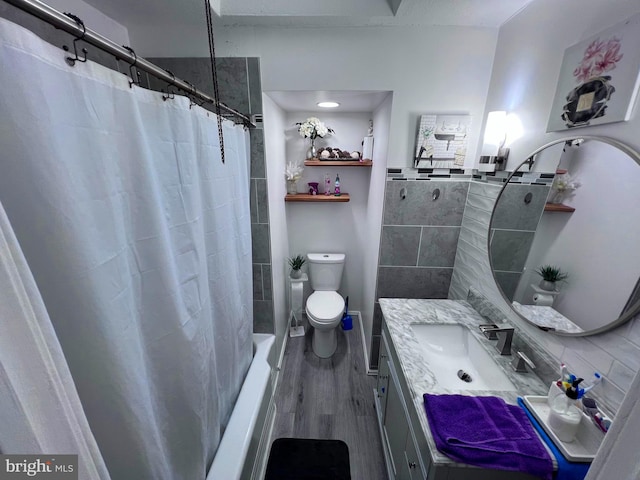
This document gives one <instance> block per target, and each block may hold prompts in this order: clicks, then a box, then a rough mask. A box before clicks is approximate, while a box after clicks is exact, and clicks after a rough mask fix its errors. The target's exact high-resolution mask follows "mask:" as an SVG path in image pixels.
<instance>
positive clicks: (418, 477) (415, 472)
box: [404, 432, 427, 480]
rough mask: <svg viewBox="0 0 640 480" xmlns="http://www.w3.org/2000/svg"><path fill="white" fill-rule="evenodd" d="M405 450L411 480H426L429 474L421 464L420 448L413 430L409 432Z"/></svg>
mask: <svg viewBox="0 0 640 480" xmlns="http://www.w3.org/2000/svg"><path fill="white" fill-rule="evenodd" d="M404 450H405V462H406V464H407V470H408V472H409V476H408V477H407V478H410V479H411V480H425V478H427V474H426V473H425V472H424V471H423V470H422V466H421V465H420V459H419V455H418V449H417V448H416V443H415V441H414V440H413V435H412V434H411V432H408V433H407V443H406V445H405V448H404Z"/></svg>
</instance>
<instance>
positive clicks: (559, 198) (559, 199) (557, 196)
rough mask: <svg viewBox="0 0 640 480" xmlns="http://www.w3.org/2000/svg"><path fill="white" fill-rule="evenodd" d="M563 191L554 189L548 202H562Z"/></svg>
mask: <svg viewBox="0 0 640 480" xmlns="http://www.w3.org/2000/svg"><path fill="white" fill-rule="evenodd" d="M564 195H565V194H564V192H558V191H556V193H554V194H553V195H552V196H551V199H550V200H549V203H562V202H564Z"/></svg>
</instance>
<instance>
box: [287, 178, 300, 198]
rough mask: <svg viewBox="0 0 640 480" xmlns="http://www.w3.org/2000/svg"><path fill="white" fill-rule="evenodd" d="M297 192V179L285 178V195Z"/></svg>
mask: <svg viewBox="0 0 640 480" xmlns="http://www.w3.org/2000/svg"><path fill="white" fill-rule="evenodd" d="M296 193H298V181H297V180H287V195H295V194H296Z"/></svg>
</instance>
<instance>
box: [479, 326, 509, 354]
mask: <svg viewBox="0 0 640 480" xmlns="http://www.w3.org/2000/svg"><path fill="white" fill-rule="evenodd" d="M480 330H481V331H482V333H484V335H485V337H487V338H488V339H489V340H498V343H497V344H496V350H498V352H499V353H500V355H511V342H512V341H513V327H502V328H501V327H498V326H497V325H480Z"/></svg>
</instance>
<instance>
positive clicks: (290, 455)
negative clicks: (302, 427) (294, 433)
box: [264, 438, 351, 480]
mask: <svg viewBox="0 0 640 480" xmlns="http://www.w3.org/2000/svg"><path fill="white" fill-rule="evenodd" d="M264 480H351V473H350V470H349V447H347V444H346V443H344V442H343V441H342V440H314V439H309V438H278V439H276V440H275V441H274V442H273V444H272V445H271V452H270V453H269V462H268V463H267V474H266V475H265V477H264Z"/></svg>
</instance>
